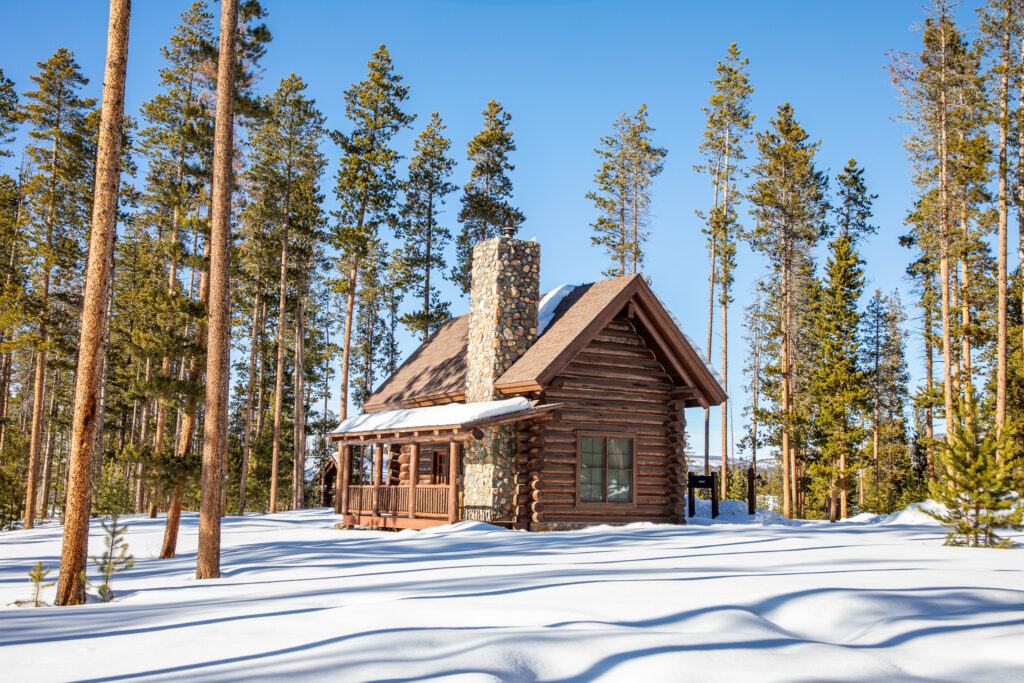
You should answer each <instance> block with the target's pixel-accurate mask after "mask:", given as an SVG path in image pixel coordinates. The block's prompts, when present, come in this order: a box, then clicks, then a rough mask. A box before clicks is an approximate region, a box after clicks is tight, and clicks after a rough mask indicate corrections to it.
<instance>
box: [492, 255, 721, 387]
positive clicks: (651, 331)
mask: <svg viewBox="0 0 1024 683" xmlns="http://www.w3.org/2000/svg"><path fill="white" fill-rule="evenodd" d="M562 306H565V310H563V311H556V313H555V317H554V319H553V320H552V321H551V323H550V325H549V326H548V328H547V330H546V331H545V333H544V334H543V335H542V336H541V337H540V338H539V339H537V341H536V342H534V344H533V346H531V347H530V348H529V349H527V351H526V353H524V354H523V355H522V356H521V357H520V358H519V360H517V361H516V362H515V363H514V364H513V365H512V367H510V368H509V369H508V370H507V371H506V372H505V374H503V375H502V376H501V377H500V378H499V379H498V381H497V382H496V384H495V386H496V387H497V389H498V390H499V391H501V392H503V393H512V392H517V391H539V390H541V389H543V388H544V387H545V386H547V385H548V383H550V382H551V380H553V379H554V378H555V376H556V375H557V374H558V373H559V372H561V371H562V369H563V368H565V366H566V365H568V363H569V361H571V360H572V359H573V357H575V356H576V354H577V353H579V352H580V350H582V349H583V347H584V346H586V345H587V343H589V342H590V341H591V340H592V339H593V338H594V337H595V336H596V335H597V333H598V332H600V331H601V330H602V329H604V327H605V326H606V325H607V324H608V323H609V322H611V321H612V319H614V318H615V317H616V316H618V315H619V314H620V313H622V311H623V309H625V308H626V307H627V306H628V307H629V308H628V315H629V316H630V317H634V318H636V319H637V322H638V323H639V325H638V328H639V329H641V330H642V331H643V332H644V333H645V336H646V337H647V338H648V341H649V342H651V346H652V347H653V350H654V352H655V355H656V356H657V357H658V360H659V361H660V362H661V363H662V364H663V365H664V366H665V369H666V370H667V371H668V372H669V373H670V374H671V375H673V376H674V377H675V378H676V380H677V381H680V382H681V383H683V384H685V385H687V386H691V387H694V388H695V389H696V392H695V395H694V397H693V400H694V402H695V403H697V404H700V405H704V404H705V403H706V404H708V405H719V404H721V403H722V402H723V401H725V399H726V393H725V390H724V389H723V388H722V384H721V382H720V381H719V379H718V377H717V373H715V372H714V371H713V368H712V367H711V364H710V363H709V362H708V361H707V359H705V358H704V356H703V354H702V353H701V352H700V350H699V349H697V348H696V347H695V346H694V345H693V343H692V341H691V340H690V339H689V338H688V337H687V336H686V335H685V334H684V333H683V331H682V329H680V326H679V324H678V322H677V321H676V320H675V318H674V317H673V316H672V314H671V313H669V312H668V310H667V309H666V308H665V306H664V305H663V304H662V302H661V300H660V299H659V298H658V297H657V295H655V294H654V292H653V291H651V288H650V287H648V285H647V283H646V282H645V281H644V279H643V277H641V276H640V275H629V276H625V277H617V278H612V279H609V280H601V281H600V282H594V283H592V284H589V285H581V286H580V287H577V288H576V290H574V291H573V293H572V294H571V295H570V296H567V297H566V298H565V299H564V300H563V302H562V304H561V305H560V306H559V308H560V309H561V308H562Z"/></svg>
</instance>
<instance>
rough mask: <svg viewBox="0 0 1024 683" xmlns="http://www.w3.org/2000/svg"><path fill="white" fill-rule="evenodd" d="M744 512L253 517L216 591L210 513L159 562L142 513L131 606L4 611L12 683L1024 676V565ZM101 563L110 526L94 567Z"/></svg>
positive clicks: (2, 555) (2, 580) (21, 588)
mask: <svg viewBox="0 0 1024 683" xmlns="http://www.w3.org/2000/svg"><path fill="white" fill-rule="evenodd" d="M723 512H724V513H725V514H724V515H723V517H720V518H719V519H716V520H714V521H713V522H712V520H710V519H707V518H706V517H701V516H700V513H701V510H699V511H698V518H695V519H693V520H691V522H692V523H691V524H688V525H686V526H682V527H676V526H669V525H655V524H635V525H630V526H627V527H617V528H611V527H592V528H589V529H584V530H579V531H573V532H559V533H544V534H537V533H526V532H514V531H505V530H501V529H497V528H495V527H491V526H488V525H485V524H479V523H473V522H463V523H460V524H457V525H455V526H451V527H436V528H434V529H428V530H425V531H402V532H399V533H393V532H369V531H337V530H335V529H333V525H334V524H335V523H336V522H337V520H338V518H337V517H336V516H335V515H334V514H333V513H332V512H330V511H328V510H309V511H302V512H286V513H279V514H277V515H273V516H269V515H252V516H248V517H245V518H244V519H243V518H238V517H233V518H227V519H225V520H224V527H223V559H222V569H223V574H222V578H221V579H219V580H211V581H196V580H195V579H194V574H195V549H196V530H197V522H198V520H197V518H196V516H195V515H191V514H186V515H183V517H182V523H181V526H182V528H181V536H180V538H179V542H178V548H179V553H178V557H177V558H175V559H173V560H158V559H154V558H155V557H156V556H157V554H158V552H159V549H160V541H161V536H162V533H163V526H164V520H163V519H158V520H150V519H148V518H147V517H145V516H130V517H127V518H123V519H124V520H125V521H127V523H128V525H129V526H128V542H129V544H130V546H131V551H132V552H133V553H134V554H135V556H136V558H137V559H136V563H135V567H134V568H133V569H131V570H129V571H128V572H125V573H123V574H119V575H117V576H115V578H114V580H113V583H112V587H113V589H114V591H115V593H116V594H117V599H116V600H115V602H113V603H112V604H98V603H93V604H88V605H85V606H80V607H69V608H40V609H31V608H16V607H0V661H2V662H3V673H2V674H0V678H3V679H5V680H27V679H31V680H33V681H55V680H105V681H113V680H127V679H132V680H199V681H212V680H239V679H255V680H279V679H282V678H285V677H289V678H291V677H294V678H298V679H304V680H313V679H331V680H342V681H408V680H418V679H422V678H450V679H453V680H459V681H498V680H500V681H589V680H608V681H679V680H702V681H705V680H722V681H726V680H730V681H731V680H736V679H737V678H739V677H741V676H742V677H744V678H750V679H752V680H758V681H765V680H786V681H793V680H808V681H809V680H814V681H830V680H835V681H838V680H878V681H881V680H886V681H890V680H921V679H927V680H948V681H965V680H972V681H986V682H988V681H1000V680H1005V681H1010V680H1016V681H1019V680H1022V678H1024V552H1022V551H1021V550H1003V551H999V550H977V549H965V548H948V547H944V546H942V540H943V536H944V533H943V531H942V529H941V528H940V527H938V526H936V525H934V524H933V523H922V522H921V520H920V519H919V518H918V516H916V515H920V513H916V515H909V518H910V519H912V520H916V523H914V524H900V523H898V521H899V517H898V516H897V517H896V518H892V517H890V518H884V519H881V520H873V521H869V522H865V521H849V522H846V523H843V524H833V525H829V524H828V523H823V522H790V521H789V520H784V521H785V522H786V523H785V524H778V523H775V522H779V521H783V520H781V519H780V518H777V517H775V516H773V515H771V513H763V512H761V513H759V516H758V517H753V518H752V517H748V516H747V515H745V514H742V511H741V509H740V508H739V507H737V506H733V505H732V504H730V505H726V506H723ZM60 534H61V529H60V528H59V527H56V526H51V527H43V528H37V529H34V530H31V531H15V532H10V533H4V534H0V604H2V605H7V603H9V602H11V601H13V600H17V599H23V598H27V597H29V595H30V591H31V585H30V583H29V581H28V579H27V577H26V572H27V571H28V569H29V568H30V567H31V566H32V565H33V564H34V563H35V562H36V561H37V560H43V562H44V564H46V565H47V566H49V567H51V568H54V569H55V568H56V565H57V558H58V554H59V549H60ZM1016 540H1017V541H1018V542H1020V541H1024V537H1022V536H1021V535H1017V536H1016ZM101 545H102V538H101V530H100V528H99V523H98V521H95V523H94V527H93V533H92V536H91V537H90V551H91V554H93V555H95V554H98V553H99V550H100V548H101ZM90 571H92V568H90ZM52 595H53V589H52V588H51V589H48V590H47V591H46V592H44V596H43V597H44V599H47V600H49V599H51V598H52Z"/></svg>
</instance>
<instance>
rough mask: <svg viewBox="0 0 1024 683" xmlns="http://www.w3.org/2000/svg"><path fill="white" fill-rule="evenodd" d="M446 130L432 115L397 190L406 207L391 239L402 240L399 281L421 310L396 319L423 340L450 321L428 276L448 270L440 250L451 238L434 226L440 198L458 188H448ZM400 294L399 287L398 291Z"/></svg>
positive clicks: (445, 304) (450, 165)
mask: <svg viewBox="0 0 1024 683" xmlns="http://www.w3.org/2000/svg"><path fill="white" fill-rule="evenodd" d="M445 128H447V126H445V124H444V122H443V121H441V117H440V115H439V114H438V113H437V112H434V113H433V114H432V115H431V118H430V123H429V124H427V127H426V128H425V129H424V130H423V132H422V133H420V136H419V137H418V138H417V139H416V143H415V145H414V146H413V156H412V159H410V161H409V179H408V180H406V181H405V182H404V183H403V185H402V191H403V194H404V196H405V201H404V203H403V204H402V209H401V215H400V220H399V222H398V225H397V227H396V230H395V237H397V238H398V239H402V240H404V247H403V250H402V254H401V271H402V273H401V274H402V280H403V281H404V283H405V285H406V286H407V287H408V289H409V291H410V293H415V294H418V296H419V299H420V301H422V305H421V306H420V307H419V308H418V310H416V311H414V312H412V313H406V314H405V315H403V316H402V317H401V321H402V324H404V325H405V326H406V327H408V328H409V330H411V331H413V332H418V333H419V334H420V335H421V338H422V339H423V340H424V341H426V339H427V337H429V336H430V335H431V333H432V332H433V331H434V330H436V329H437V327H438V326H439V325H440V324H441V323H443V322H444V321H445V320H447V319H448V318H450V317H451V312H450V311H449V308H448V302H447V301H443V300H442V299H441V294H440V291H439V290H438V289H437V287H436V285H435V284H432V283H431V275H433V274H434V273H437V274H439V275H441V274H443V273H444V271H445V269H446V268H447V264H446V263H445V258H444V248H445V246H446V245H447V244H448V241H449V240H451V237H452V235H451V232H450V231H449V230H448V228H446V227H444V226H443V225H441V224H440V222H439V221H438V216H439V214H440V213H441V211H442V207H443V206H444V203H445V197H446V196H447V195H449V194H451V193H452V192H454V191H455V190H456V189H457V188H456V186H455V185H454V184H452V183H450V182H448V178H449V177H450V176H451V174H452V170H453V169H454V168H455V160H454V159H452V158H451V157H449V156H448V152H449V150H450V149H451V146H452V144H451V141H450V140H448V138H446V137H445V136H444V130H445ZM403 288H404V287H403Z"/></svg>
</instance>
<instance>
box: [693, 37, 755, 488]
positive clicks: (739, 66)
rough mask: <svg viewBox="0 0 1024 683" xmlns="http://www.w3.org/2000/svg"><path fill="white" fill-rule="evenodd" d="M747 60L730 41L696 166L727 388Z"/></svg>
mask: <svg viewBox="0 0 1024 683" xmlns="http://www.w3.org/2000/svg"><path fill="white" fill-rule="evenodd" d="M748 63H749V60H747V59H746V58H742V59H741V57H740V50H739V48H738V47H737V46H736V43H732V44H731V45H730V46H729V50H728V52H727V53H726V58H725V61H724V62H721V61H720V62H719V63H718V68H717V73H718V77H717V78H716V79H715V80H713V81H712V82H711V84H712V85H713V86H714V92H713V93H712V95H711V98H710V100H709V102H708V105H707V106H706V107H703V108H702V110H701V111H703V112H704V114H705V116H706V118H707V126H706V128H705V130H704V134H703V140H702V141H701V145H700V147H699V151H700V152H701V154H703V155H704V157H705V161H704V163H703V164H699V165H698V166H696V167H695V170H697V171H703V172H706V173H708V174H709V175H710V176H711V179H712V183H711V184H712V188H713V190H714V201H713V202H712V206H711V211H710V212H709V213H708V214H707V215H706V216H705V215H704V214H703V213H702V212H699V211H698V216H700V217H701V219H702V220H704V221H705V223H706V227H705V228H703V229H702V230H703V232H704V234H705V235H706V236H707V241H708V254H709V261H710V265H711V275H710V277H709V278H708V283H709V290H710V291H709V293H708V345H707V352H708V354H710V353H711V341H712V336H711V328H712V324H713V321H714V299H715V287H716V286H717V287H719V305H720V306H721V309H722V366H721V367H722V373H723V374H722V379H723V380H724V382H725V384H726V388H728V381H729V367H728V361H729V346H728V339H729V336H728V319H729V316H728V313H729V303H731V301H732V295H731V292H730V290H731V287H732V283H733V274H732V272H733V269H734V268H735V265H736V235H737V233H738V232H739V231H740V225H739V223H738V221H737V215H736V208H735V205H736V203H737V201H738V199H739V196H738V193H737V189H736V177H737V176H739V175H741V173H740V172H737V169H736V168H735V166H736V164H738V162H740V161H742V160H743V159H745V158H746V154H745V151H744V143H745V142H746V137H747V135H748V131H749V130H750V127H751V126H752V125H753V123H754V115H753V114H752V113H751V112H750V104H749V100H750V96H751V95H752V94H753V92H754V88H753V87H752V86H751V85H750V82H749V80H748V78H747V74H746V71H745V67H746V66H747V64H748ZM728 407H729V406H728V402H725V403H723V404H722V420H721V422H722V469H721V471H722V473H723V475H722V493H723V495H724V494H725V492H726V491H725V486H726V482H727V479H728V477H727V475H726V473H727V472H728V461H727V458H726V453H727V450H726V443H727V436H728V412H727V411H728ZM709 419H710V412H709V411H708V410H707V409H705V411H704V432H705V435H707V433H708V421H709ZM704 441H705V444H704V452H705V458H707V456H708V444H707V441H708V439H707V436H705V439H704Z"/></svg>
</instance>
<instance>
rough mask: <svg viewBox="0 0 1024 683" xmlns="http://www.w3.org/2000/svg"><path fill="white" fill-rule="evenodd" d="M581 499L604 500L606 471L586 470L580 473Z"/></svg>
mask: <svg viewBox="0 0 1024 683" xmlns="http://www.w3.org/2000/svg"><path fill="white" fill-rule="evenodd" d="M580 498H581V499H582V500H604V470H603V469H589V468H588V469H584V470H582V471H581V472H580Z"/></svg>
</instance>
